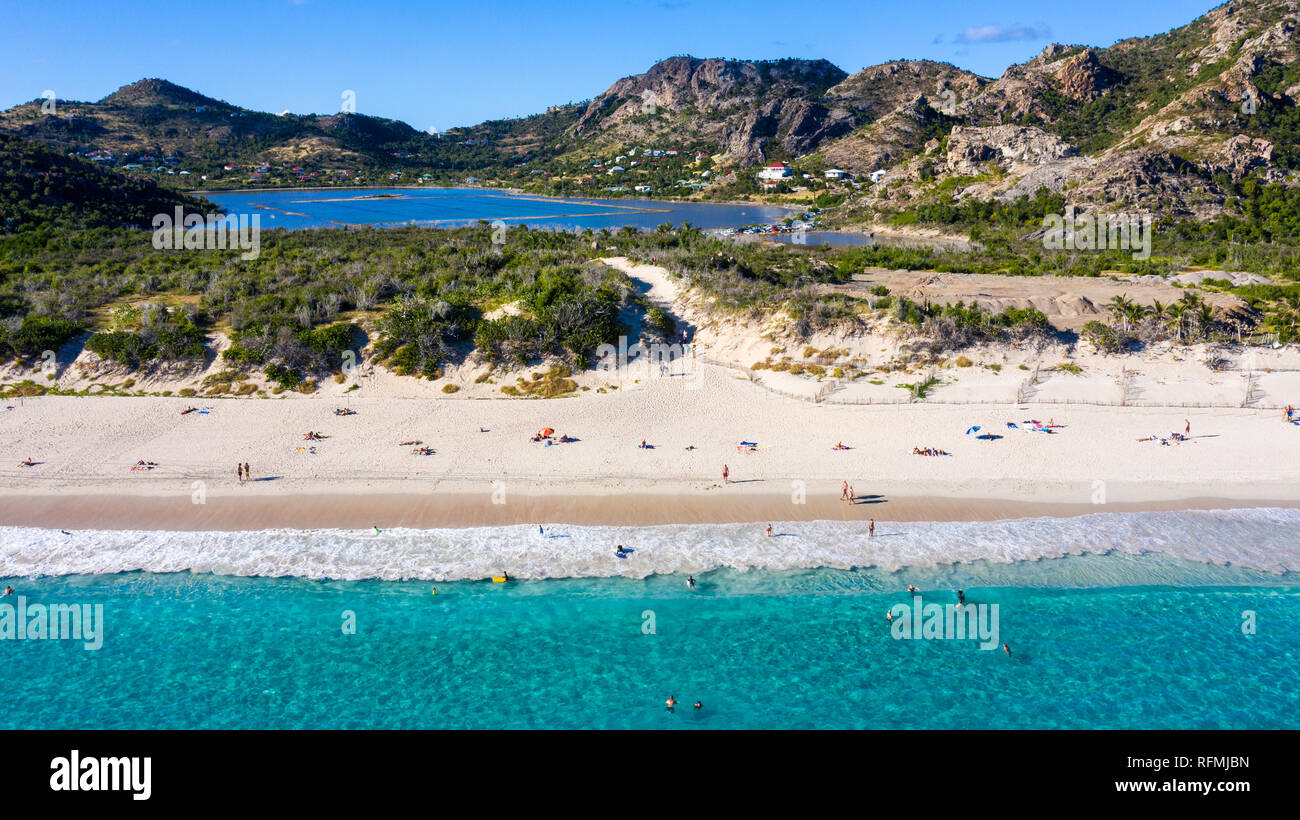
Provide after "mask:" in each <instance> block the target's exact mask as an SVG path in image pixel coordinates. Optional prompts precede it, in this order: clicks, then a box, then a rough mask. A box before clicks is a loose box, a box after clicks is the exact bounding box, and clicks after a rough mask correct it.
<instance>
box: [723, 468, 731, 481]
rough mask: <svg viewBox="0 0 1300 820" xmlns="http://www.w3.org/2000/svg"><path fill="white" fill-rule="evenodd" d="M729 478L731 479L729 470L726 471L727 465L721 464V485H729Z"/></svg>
mask: <svg viewBox="0 0 1300 820" xmlns="http://www.w3.org/2000/svg"><path fill="white" fill-rule="evenodd" d="M730 478H731V470H728V469H727V465H725V464H723V465H722V483H723V484H730V483H731V481H730Z"/></svg>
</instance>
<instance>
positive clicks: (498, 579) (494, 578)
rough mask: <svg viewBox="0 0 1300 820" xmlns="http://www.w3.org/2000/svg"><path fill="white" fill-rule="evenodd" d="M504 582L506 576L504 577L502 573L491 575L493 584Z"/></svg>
mask: <svg viewBox="0 0 1300 820" xmlns="http://www.w3.org/2000/svg"><path fill="white" fill-rule="evenodd" d="M505 582H506V577H505V576H504V575H493V576H492V583H494V584H504V583H505Z"/></svg>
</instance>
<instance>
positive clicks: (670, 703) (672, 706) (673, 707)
mask: <svg viewBox="0 0 1300 820" xmlns="http://www.w3.org/2000/svg"><path fill="white" fill-rule="evenodd" d="M664 703H665V704H667V705H666V706H665V708H664V711H665V712H672V713H673V714H676V713H677V697H676V696H675V695H669V696H668V700H666V701H664Z"/></svg>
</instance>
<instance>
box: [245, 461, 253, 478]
mask: <svg viewBox="0 0 1300 820" xmlns="http://www.w3.org/2000/svg"><path fill="white" fill-rule="evenodd" d="M244 480H245V481H252V480H253V471H252V470H250V469H249V468H248V462H247V461H245V462H244Z"/></svg>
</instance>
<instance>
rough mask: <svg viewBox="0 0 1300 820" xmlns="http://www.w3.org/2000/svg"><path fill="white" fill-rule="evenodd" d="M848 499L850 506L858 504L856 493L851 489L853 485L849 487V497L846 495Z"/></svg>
mask: <svg viewBox="0 0 1300 820" xmlns="http://www.w3.org/2000/svg"><path fill="white" fill-rule="evenodd" d="M848 499H849V503H850V504H856V503H858V493H857V491H856V490H854V489H853V485H852V484H850V485H849V495H848Z"/></svg>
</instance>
